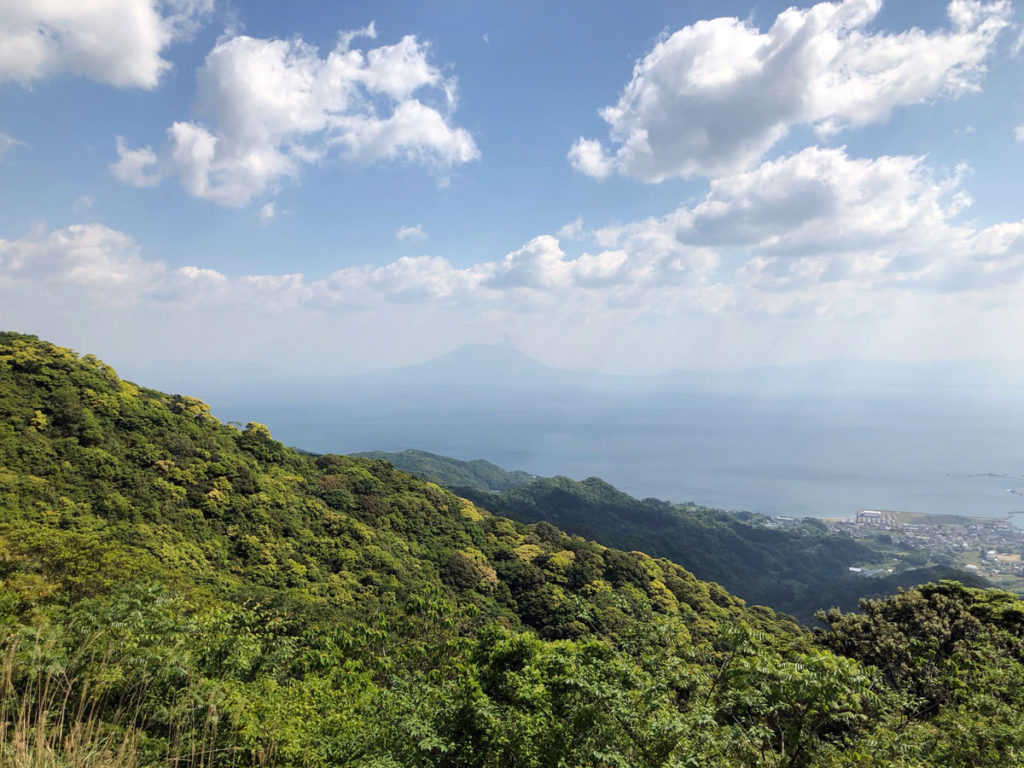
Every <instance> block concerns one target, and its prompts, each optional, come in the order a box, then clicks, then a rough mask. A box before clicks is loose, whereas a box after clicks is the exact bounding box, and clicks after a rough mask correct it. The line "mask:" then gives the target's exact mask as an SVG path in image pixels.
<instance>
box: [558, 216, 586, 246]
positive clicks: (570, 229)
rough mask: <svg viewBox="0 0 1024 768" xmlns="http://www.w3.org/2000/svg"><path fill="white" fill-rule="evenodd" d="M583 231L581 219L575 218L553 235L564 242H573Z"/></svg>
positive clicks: (579, 217)
mask: <svg viewBox="0 0 1024 768" xmlns="http://www.w3.org/2000/svg"><path fill="white" fill-rule="evenodd" d="M582 231H583V217H582V216H577V217H576V218H575V219H573V220H572V221H570V222H568V223H567V224H563V225H562V226H561V228H560V229H559V230H558V231H557V232H556V233H555V234H556V235H557V236H558V237H560V238H562V239H564V240H575V239H576V238H577V237H579V235H580V233H581V232H582Z"/></svg>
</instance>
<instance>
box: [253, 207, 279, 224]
mask: <svg viewBox="0 0 1024 768" xmlns="http://www.w3.org/2000/svg"><path fill="white" fill-rule="evenodd" d="M257 216H258V217H259V220H260V224H264V225H266V224H269V223H270V222H272V221H273V220H274V219H276V218H277V203H275V202H273V201H271V202H269V203H264V204H263V206H262V207H261V208H260V212H259V213H258V214H257Z"/></svg>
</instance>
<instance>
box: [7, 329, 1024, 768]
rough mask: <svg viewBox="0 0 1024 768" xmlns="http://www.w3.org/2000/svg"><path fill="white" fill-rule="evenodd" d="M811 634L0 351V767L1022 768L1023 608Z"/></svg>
mask: <svg viewBox="0 0 1024 768" xmlns="http://www.w3.org/2000/svg"><path fill="white" fill-rule="evenodd" d="M525 487H529V486H522V487H521V488H520V489H519V490H521V489H522V488H525ZM512 492H515V489H514V490H513V491H512ZM822 620H823V622H824V627H825V631H818V632H817V633H813V634H812V633H810V632H808V631H807V630H805V629H803V628H801V627H800V626H799V625H797V624H796V623H795V622H793V621H792V620H790V619H788V618H786V617H783V616H779V615H777V614H775V613H774V612H773V611H772V610H770V609H768V608H761V607H753V608H751V607H747V606H746V605H745V604H744V602H743V601H742V600H740V599H739V598H737V597H734V596H733V595H731V594H730V593H729V592H727V591H726V590H725V589H724V588H722V587H721V586H718V585H717V584H714V583H709V582H704V581H700V580H698V579H697V578H695V577H694V576H693V575H692V574H691V573H690V572H689V571H687V570H686V569H684V568H682V567H681V566H679V565H677V564H675V563H673V562H671V561H670V560H668V559H666V558H656V557H652V556H649V555H647V554H642V553H640V552H626V551H622V550H619V549H611V548H607V547H605V546H602V545H600V544H597V543H594V542H590V541H587V540H586V539H585V538H582V537H579V536H570V535H567V534H565V533H563V532H562V531H561V530H559V529H558V528H556V527H555V526H554V525H551V524H550V523H548V522H537V523H532V524H526V523H523V522H516V521H512V520H509V519H506V518H503V517H497V516H494V515H492V514H490V513H488V512H487V511H485V509H482V508H481V507H480V506H478V505H477V504H475V503H474V502H472V501H470V500H467V499H465V498H460V497H459V496H458V495H456V494H454V493H452V492H450V491H447V490H444V489H442V488H441V487H439V486H438V485H437V484H435V483H431V482H428V481H425V480H422V479H419V478H416V477H413V476H411V475H409V474H406V473H404V472H401V471H399V470H397V469H395V468H394V467H393V466H391V465H390V464H388V463H386V462H384V461H380V460H376V459H368V458H357V457H343V456H333V455H325V456H317V457H313V456H309V455H305V454H301V453H299V452H297V451H294V450H292V449H289V448H286V447H284V446H283V445H281V444H280V443H278V442H276V441H275V440H273V439H272V437H271V434H270V431H269V430H268V429H267V427H265V426H263V425H260V424H254V423H250V424H248V425H247V426H246V427H245V428H244V429H238V428H235V427H233V426H230V425H225V424H221V423H220V422H219V421H218V420H217V419H216V418H214V417H213V416H212V415H211V414H210V412H209V409H208V408H207V407H206V405H205V404H203V403H202V402H200V401H198V400H196V399H193V398H190V397H186V396H181V395H168V394H163V393H160V392H156V391H153V390H149V389H145V388H143V387H139V386H136V385H134V384H131V383H128V382H125V381H122V380H120V379H119V378H118V377H117V375H116V373H115V372H114V371H113V370H112V369H111V368H110V367H109V366H107V365H105V364H104V363H102V362H101V361H99V360H97V359H96V358H94V357H91V356H89V355H86V356H84V357H80V356H78V355H77V354H75V353H74V352H72V351H71V350H68V349H64V348H61V347H56V346H54V345H52V344H49V343H46V342H43V341H39V340H38V339H36V338H34V337H30V336H24V335H19V334H13V333H3V334H0V623H2V646H3V647H2V651H3V653H2V655H0V665H2V667H3V669H2V670H0V672H2V675H0V680H2V683H0V691H2V692H0V705H2V706H3V709H4V713H3V714H4V717H3V718H2V720H3V722H4V724H5V725H4V727H3V728H2V729H0V750H2V752H0V763H2V764H5V765H6V764H12V765H16V766H19V768H20V766H29V765H32V766H36V765H45V766H57V765H75V766H82V767H83V768H85V767H86V766H96V767H97V768H99V766H103V767H104V768H122V767H123V768H128V766H137V765H138V766H141V765H147V766H148V765H168V766H171V765H174V766H241V765H261V766H262V765H279V766H365V767H366V768H369V767H370V766H374V767H376V768H383V767H384V766H481V767H482V766H495V767H497V766H512V765H515V766H537V767H538V768H539V767H540V766H551V767H552V768H554V767H555V766H594V767H595V768H596V766H694V765H718V766H760V765H779V766H870V765H876V766H882V765H887V766H888V765H903V766H919V765H920V766H924V765H950V766H957V765H963V766H967V765H1018V764H1020V762H1021V754H1022V752H1021V750H1022V748H1024V723H1022V717H1024V716H1022V715H1021V712H1022V711H1024V706H1022V705H1024V700H1022V697H1024V694H1022V691H1024V664H1022V656H1024V603H1022V602H1021V601H1020V600H1018V599H1017V598H1015V597H1014V596H1012V595H1009V594H1007V593H1003V592H998V591H994V590H987V591H986V590H975V589H969V588H966V587H963V586H962V585H959V584H956V583H952V582H943V583H941V584H939V585H932V586H928V587H923V588H920V589H914V590H910V591H908V592H906V593H903V594H900V595H898V596H895V597H892V598H889V599H887V600H884V601H876V602H872V603H868V604H865V612H864V613H863V614H842V613H839V612H837V611H834V612H830V613H829V614H828V615H825V616H822Z"/></svg>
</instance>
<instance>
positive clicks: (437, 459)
mask: <svg viewBox="0 0 1024 768" xmlns="http://www.w3.org/2000/svg"><path fill="white" fill-rule="evenodd" d="M356 455H357V456H365V457H367V458H371V459H382V460H384V461H386V462H388V463H389V464H393V465H394V466H395V467H397V468H398V469H400V470H402V471H403V472H408V473H409V474H410V475H416V477H421V478H423V479H424V480H429V481H431V482H432V483H438V484H440V485H443V486H445V487H447V488H467V489H472V490H474V491H497V492H499V493H501V492H504V491H511V490H512V489H513V488H518V487H519V486H522V485H526V484H527V483H532V482H533V481H534V480H536V479H537V478H536V477H535V476H534V475H531V474H530V473H529V472H523V471H522V470H521V469H515V470H511V471H509V470H506V469H502V468H501V467H499V466H498V465H497V464H493V463H491V462H489V461H486V460H484V459H473V460H472V461H459V460H458V459H452V458H449V457H448V456H440V455H438V454H436V453H429V452H428V451H420V450H416V449H414V448H411V449H409V450H405V451H399V452H397V453H389V452H387V451H368V452H366V453H358V454H356Z"/></svg>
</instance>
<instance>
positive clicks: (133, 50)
mask: <svg viewBox="0 0 1024 768" xmlns="http://www.w3.org/2000/svg"><path fill="white" fill-rule="evenodd" d="M212 10H213V0H89V2H83V0H45V2H40V0H5V2H3V3H0V81H4V80H8V81H13V82H15V83H18V84H20V85H23V86H30V85H32V84H33V83H35V82H38V81H40V80H43V79H46V78H49V77H52V76H54V75H58V74H61V73H65V72H69V73H72V74H75V75H80V76H82V77H88V78H90V79H92V80H96V81H99V82H101V83H108V84H110V85H115V86H120V87H136V88H146V89H152V88H155V87H156V86H157V84H158V83H159V81H160V78H161V76H162V75H163V74H164V73H166V72H167V70H169V69H170V68H171V63H170V62H169V61H167V60H166V59H165V58H164V57H163V53H164V51H165V50H166V49H167V48H168V47H169V46H170V45H171V44H172V43H174V42H176V41H179V40H182V39H186V38H188V37H190V36H191V35H192V34H193V33H194V32H195V30H196V28H197V26H198V25H199V24H200V23H201V22H202V20H203V19H204V18H205V17H206V16H207V15H208V14H209V13H210V12H211V11H212Z"/></svg>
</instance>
